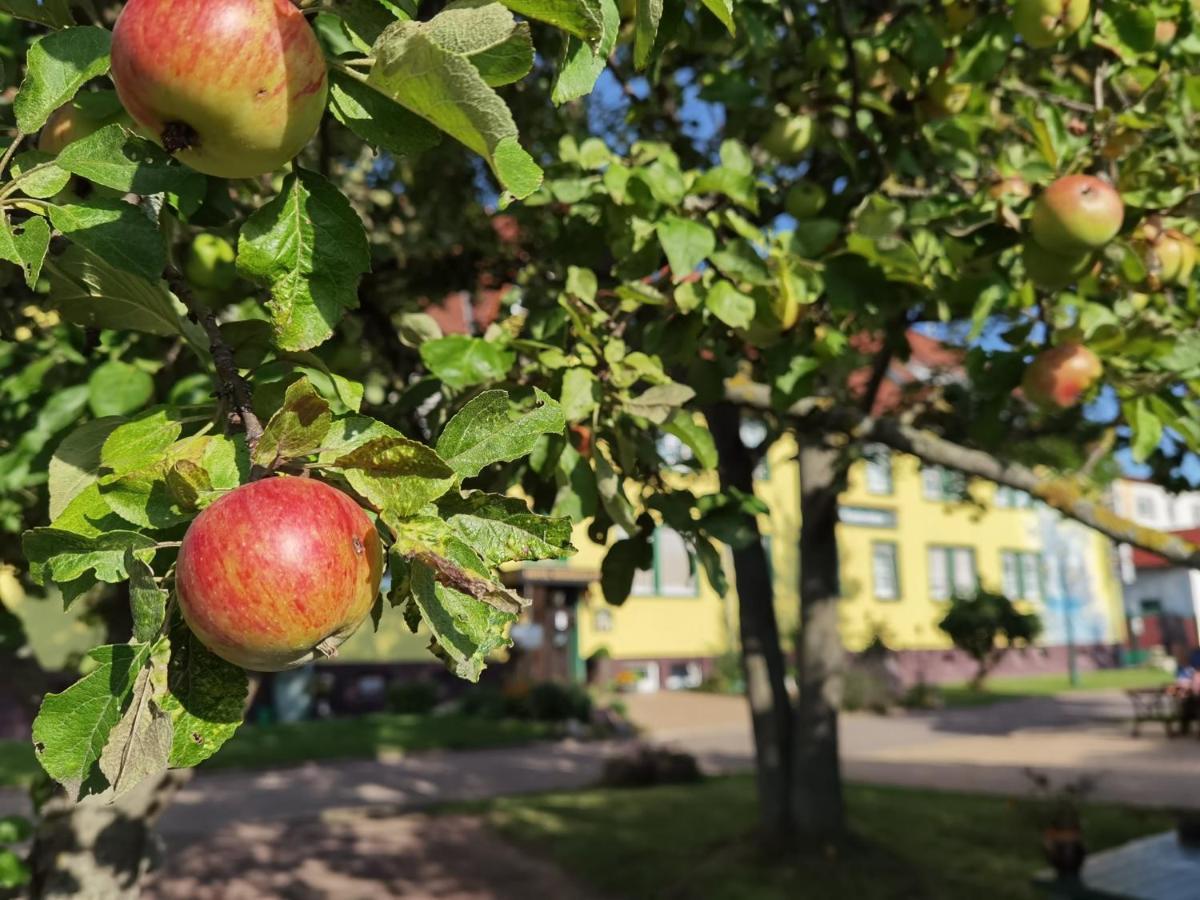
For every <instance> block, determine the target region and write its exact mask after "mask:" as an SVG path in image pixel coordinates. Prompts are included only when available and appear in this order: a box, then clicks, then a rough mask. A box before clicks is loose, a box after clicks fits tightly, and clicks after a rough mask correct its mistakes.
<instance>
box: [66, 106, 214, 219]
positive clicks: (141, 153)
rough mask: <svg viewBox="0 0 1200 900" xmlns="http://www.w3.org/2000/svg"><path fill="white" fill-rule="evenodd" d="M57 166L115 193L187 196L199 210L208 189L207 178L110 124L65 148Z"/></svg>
mask: <svg viewBox="0 0 1200 900" xmlns="http://www.w3.org/2000/svg"><path fill="white" fill-rule="evenodd" d="M55 164H56V165H57V166H58V167H59V168H60V169H65V170H66V171H68V172H70V173H71V174H73V175H78V176H80V177H82V178H86V179H88V180H89V181H94V182H96V183H97V184H102V185H104V186H105V187H109V188H112V189H113V190H117V191H125V192H132V193H134V194H142V195H149V194H176V195H178V196H180V197H187V198H189V200H190V201H191V204H190V206H191V207H192V208H194V207H199V205H200V201H201V200H203V199H204V193H205V191H206V190H207V180H206V179H205V177H204V176H203V175H201V174H200V173H199V172H195V171H193V170H192V169H189V168H187V167H186V166H182V165H180V164H179V163H178V162H176V161H175V160H173V159H172V158H171V157H170V156H168V155H167V154H166V153H164V152H163V151H162V150H161V149H159V147H158V145H156V144H153V143H151V142H150V141H147V140H143V139H142V138H140V137H137V136H135V135H133V134H130V133H129V132H128V131H126V130H125V129H124V127H122V126H121V125H119V124H113V125H107V126H105V127H104V128H101V129H100V130H99V131H97V132H96V133H95V134H91V135H88V136H87V137H84V138H80V139H79V140H77V141H75V142H73V143H71V144H69V145H68V146H66V147H64V148H63V151H62V152H61V153H60V154H59V155H58V158H57V159H56V160H55Z"/></svg>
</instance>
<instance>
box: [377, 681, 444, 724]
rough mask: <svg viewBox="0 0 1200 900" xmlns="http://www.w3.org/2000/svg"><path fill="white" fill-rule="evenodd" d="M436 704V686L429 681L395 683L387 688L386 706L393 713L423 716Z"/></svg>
mask: <svg viewBox="0 0 1200 900" xmlns="http://www.w3.org/2000/svg"><path fill="white" fill-rule="evenodd" d="M437 704H438V689H437V685H435V684H433V683H432V682H429V681H396V682H393V683H392V685H391V686H390V687H389V688H388V693H387V705H388V709H389V710H390V711H392V712H394V713H402V714H408V715H416V716H423V715H425V714H427V713H429V712H432V711H433V708H434V707H435V706H437Z"/></svg>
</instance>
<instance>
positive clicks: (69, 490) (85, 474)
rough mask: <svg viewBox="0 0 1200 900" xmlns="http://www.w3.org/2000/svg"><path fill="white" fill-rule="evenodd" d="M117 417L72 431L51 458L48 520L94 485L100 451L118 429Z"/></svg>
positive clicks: (96, 477)
mask: <svg viewBox="0 0 1200 900" xmlns="http://www.w3.org/2000/svg"><path fill="white" fill-rule="evenodd" d="M124 421H125V420H124V419H122V418H119V417H110V418H104V419H96V420H95V421H93V422H88V423H86V424H84V425H81V426H79V427H78V428H76V429H75V430H74V431H72V432H71V433H70V434H69V435H68V436H67V437H66V438H65V439H64V440H63V442H62V443H61V444H59V445H58V449H57V450H55V451H54V456H53V457H51V459H50V470H49V487H50V519H51V521H53V520H54V519H57V518H58V517H59V516H60V515H61V514H62V512H63V510H65V509H66V508H67V506H68V505H69V504H70V503H71V501H72V500H74V499H75V498H76V497H78V496H79V495H80V494H81V493H83V492H84V491H85V490H87V488H88V487H89V486H90V485H93V484H95V483H96V481H97V479H98V477H99V471H100V448H101V447H103V446H104V442H105V440H107V439H108V436H109V435H110V434H112V432H113V430H114V429H116V428H117V426H119V425H121V424H122V423H123V422H124Z"/></svg>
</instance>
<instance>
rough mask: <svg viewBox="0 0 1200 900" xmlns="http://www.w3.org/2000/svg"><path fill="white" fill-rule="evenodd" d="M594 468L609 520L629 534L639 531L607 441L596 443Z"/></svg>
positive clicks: (593, 453) (597, 487)
mask: <svg viewBox="0 0 1200 900" xmlns="http://www.w3.org/2000/svg"><path fill="white" fill-rule="evenodd" d="M592 468H593V469H594V470H595V472H596V491H597V493H598V494H599V495H600V503H601V505H602V506H603V507H604V509H605V511H606V512H607V513H608V516H609V518H610V519H612V520H613V521H614V522H615V523H616V524H617V525H619V526H620V527H621V528H622V529H624V531H625V532H626V533H627V534H632V533H633V532H635V531H637V528H638V526H637V517H636V515H635V513H634V510H633V504H632V503H630V502H629V498H628V497H627V496H626V495H625V485H624V483H623V479H622V477H621V475H620V473H618V472H617V470H616V467H615V466H614V465H613V459H612V451H611V450H610V449H609V446H608V442H607V441H600V440H598V441H596V444H595V448H594V450H593V452H592Z"/></svg>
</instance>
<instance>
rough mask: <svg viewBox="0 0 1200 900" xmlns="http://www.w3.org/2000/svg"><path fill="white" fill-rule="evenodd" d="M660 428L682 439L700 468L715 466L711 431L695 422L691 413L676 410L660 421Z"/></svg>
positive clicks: (715, 450) (714, 451)
mask: <svg viewBox="0 0 1200 900" xmlns="http://www.w3.org/2000/svg"><path fill="white" fill-rule="evenodd" d="M662 430H663V431H665V432H666V433H667V434H670V435H674V436H675V437H677V438H679V440H681V441H683V442H684V443H685V444H686V445H687V446H688V448H689V449H690V450H691V451H692V454H693V455H694V456H695V457H696V462H697V463H699V464H700V467H701V468H702V469H715V468H716V467H717V445H716V443H715V442H714V441H713V436H712V432H711V431H709V430H708V429H707V428H706V427H705V426H704V425H703V424H701V423H700V422H697V421H696V417H695V415H694V414H693V413H691V412H689V411H688V410H686V409H679V410H676V411H675V413H674V414H673V415H672V416H671V417H670V418H669V419H667V420H666V421H665V422H663V423H662Z"/></svg>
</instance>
